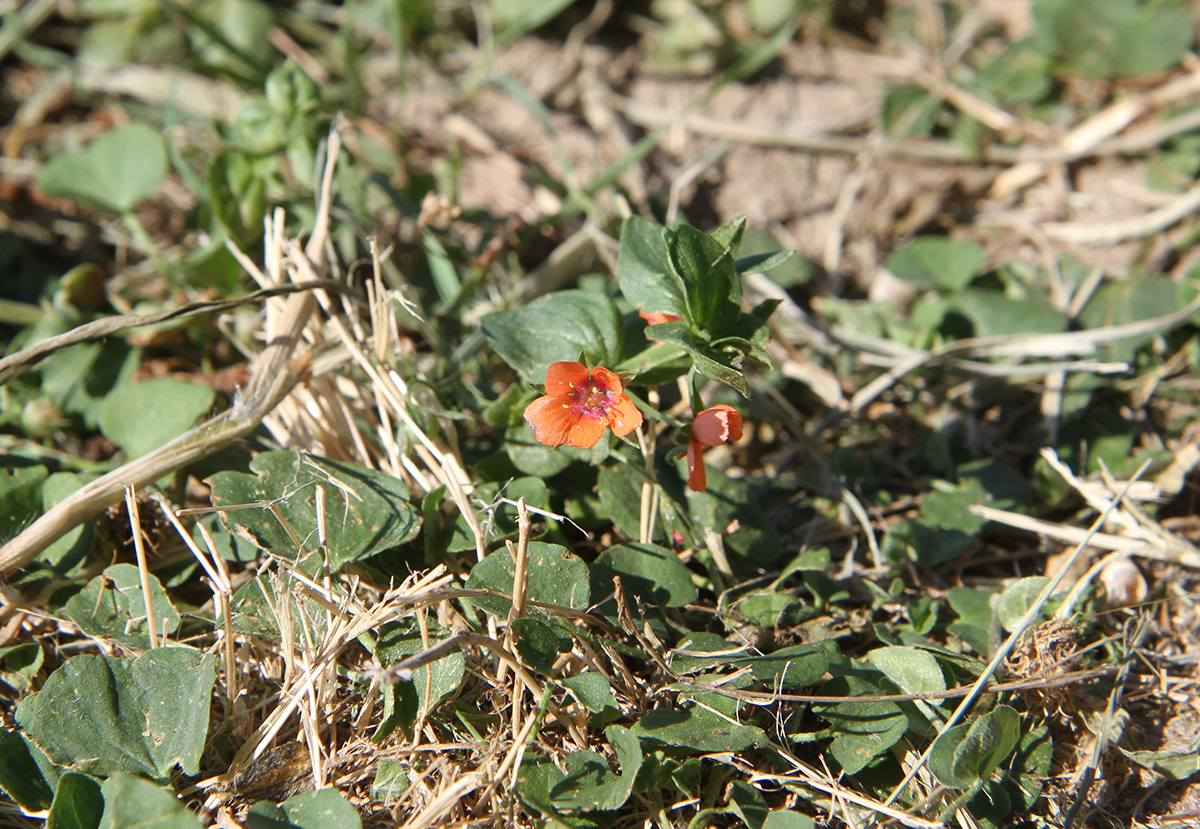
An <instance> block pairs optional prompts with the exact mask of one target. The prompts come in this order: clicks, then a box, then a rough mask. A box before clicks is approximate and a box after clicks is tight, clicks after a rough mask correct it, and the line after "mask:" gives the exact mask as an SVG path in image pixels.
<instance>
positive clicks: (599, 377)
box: [592, 366, 622, 393]
mask: <svg viewBox="0 0 1200 829" xmlns="http://www.w3.org/2000/svg"><path fill="white" fill-rule="evenodd" d="M592 385H593V386H595V387H596V388H597V389H599V390H600V391H603V392H609V393H612V392H615V391H620V390H621V388H622V386H621V378H620V377H618V376H617V374H616V372H615V371H610V370H609V369H606V368H601V367H599V366H597V367H596V368H594V369H592Z"/></svg>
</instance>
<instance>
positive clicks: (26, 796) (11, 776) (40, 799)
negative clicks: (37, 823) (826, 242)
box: [0, 728, 59, 812]
mask: <svg viewBox="0 0 1200 829" xmlns="http://www.w3.org/2000/svg"><path fill="white" fill-rule="evenodd" d="M58 783H59V770H58V768H57V767H56V766H55V765H54V763H52V762H51V761H50V758H49V757H47V756H46V752H44V751H42V750H41V749H40V748H38V747H37V745H35V744H34V743H33V742H31V741H30V740H29V738H28V737H26V736H25V735H24V734H21V733H20V732H18V731H9V730H7V729H3V728H0V789H3V790H4V793H5V794H7V795H8V796H9V797H10V798H11V799H12V800H13V802H15V803H17V804H19V805H20V806H21V808H22V809H24V810H25V811H27V812H39V811H41V810H43V809H45V808H47V807H48V806H50V801H51V800H52V799H53V798H54V796H55V795H54V789H55V786H57V785H58Z"/></svg>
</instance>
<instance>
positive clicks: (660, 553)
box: [591, 543, 699, 607]
mask: <svg viewBox="0 0 1200 829" xmlns="http://www.w3.org/2000/svg"><path fill="white" fill-rule="evenodd" d="M614 575H616V576H620V577H621V586H622V588H623V589H624V590H625V592H626V594H627V595H628V596H636V597H637V598H638V599H639V600H640V601H642V602H646V603H649V604H651V605H656V606H658V607H682V606H683V605H686V604H689V603H691V602H694V601H696V597H697V595H699V594H698V593H697V590H696V585H695V584H693V583H692V574H691V571H690V570H688V568H687V567H685V566H684V565H683V563H682V562H680V561H679V558H678V557H677V556H676V555H675V554H674V553H673V552H671V551H670V550H668V549H666V548H665V547H659V546H658V545H656V544H633V543H630V544H618V545H616V546H615V547H609V548H608V549H607V550H605V551H604V552H602V553H601V554H600V555H599V556H598V557H597V558H596V561H595V563H593V564H592V567H591V592H592V595H593V596H596V597H597V598H599V597H601V596H605V595H608V594H609V593H612V591H613V576H614Z"/></svg>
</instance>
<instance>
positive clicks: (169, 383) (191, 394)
mask: <svg viewBox="0 0 1200 829" xmlns="http://www.w3.org/2000/svg"><path fill="white" fill-rule="evenodd" d="M214 397H215V395H214V392H213V390H212V389H211V388H210V387H208V386H204V385H201V384H200V383H189V382H187V381H185V380H177V379H175V378H173V377H156V378H153V379H150V380H142V381H141V382H139V383H129V384H127V385H124V386H121V387H120V388H119V389H117V390H116V391H114V392H113V393H112V394H110V395H108V397H106V398H105V399H104V404H103V405H102V406H101V407H100V431H101V432H103V433H104V436H105V437H106V438H108V439H109V440H111V441H112V442H113V443H115V444H116V445H117V446H119V447H121V448H122V449H124V450H125V454H126V455H128V456H129V457H130V458H136V457H139V456H141V455H145V454H146V453H147V452H150V451H152V450H154V449H157V448H159V447H160V446H164V445H166V444H167V443H169V442H170V441H172V440H174V439H175V438H177V437H179V436H180V435H182V434H183V433H184V432H186V431H187V430H188V429H190V428H192V427H193V426H195V425H196V423H197V421H199V420H200V418H201V417H203V416H204V415H205V414H207V413H208V411H209V410H210V409H211V408H212V405H213V399H214Z"/></svg>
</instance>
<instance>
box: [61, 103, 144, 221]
mask: <svg viewBox="0 0 1200 829" xmlns="http://www.w3.org/2000/svg"><path fill="white" fill-rule="evenodd" d="M166 177H167V152H166V149H165V148H164V147H163V142H162V138H161V137H160V136H159V134H158V130H156V129H154V128H153V127H151V126H149V125H147V124H141V123H134V124H130V125H129V126H126V127H120V128H118V129H115V130H111V131H109V132H106V133H105V134H104V135H102V136H100V137H99V138H97V139H96V140H95V141H93V142H91V143H90V144H88V145H87V146H86V147H83V148H82V149H79V150H76V151H75V152H71V153H65V154H63V155H60V156H57V157H55V158H53V159H51V160H50V162H49V163H47V164H46V166H45V167H43V168H42V172H41V175H39V176H38V188H39V189H40V190H42V191H43V192H45V193H48V194H49V195H51V196H63V197H65V198H68V199H74V200H76V201H82V202H88V203H90V204H94V205H96V206H98V207H102V208H104V209H106V210H111V211H113V212H115V213H126V212H128V211H130V210H132V209H133V208H134V207H135V206H136V205H137V204H138V203H139V202H141V201H142V200H143V199H145V198H146V197H147V196H149V195H150V194H151V193H153V192H154V191H155V190H156V189H157V188H158V186H159V185H160V184H162V183H163V181H164V180H165V179H166Z"/></svg>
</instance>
